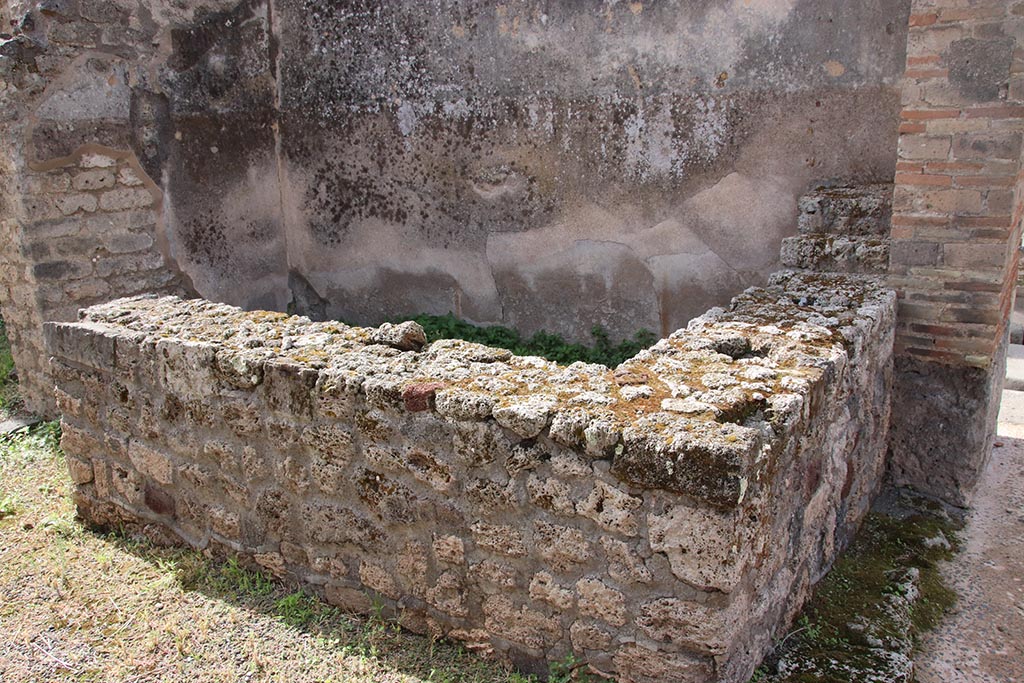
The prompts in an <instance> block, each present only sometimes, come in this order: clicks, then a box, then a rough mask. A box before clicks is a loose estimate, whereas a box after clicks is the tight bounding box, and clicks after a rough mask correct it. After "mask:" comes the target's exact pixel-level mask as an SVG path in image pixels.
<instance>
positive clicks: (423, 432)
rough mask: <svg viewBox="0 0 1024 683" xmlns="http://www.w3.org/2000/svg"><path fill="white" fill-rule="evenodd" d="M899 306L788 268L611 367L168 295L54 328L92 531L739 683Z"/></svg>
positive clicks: (873, 386)
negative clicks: (161, 543) (172, 542)
mask: <svg viewBox="0 0 1024 683" xmlns="http://www.w3.org/2000/svg"><path fill="white" fill-rule="evenodd" d="M894 304H895V299H894V295H893V294H892V293H891V292H888V291H886V290H884V289H880V288H879V287H878V286H877V285H876V284H874V283H872V282H871V281H869V280H866V279H863V278H856V277H851V276H836V275H811V274H794V273H780V274H778V275H777V276H775V278H774V279H773V284H772V285H770V286H768V287H767V288H764V289H751V290H748V291H746V292H744V293H743V294H742V295H740V296H739V297H737V298H736V299H734V300H733V302H732V305H731V307H730V309H729V310H728V311H726V310H723V309H714V310H712V311H709V312H708V313H707V314H705V315H704V316H701V317H700V318H698V319H696V320H694V321H693V322H692V323H691V324H690V326H689V327H688V328H687V329H684V330H679V331H678V332H676V333H674V334H672V335H671V336H669V337H668V338H667V339H664V340H662V341H660V342H658V343H657V344H656V345H654V346H653V347H651V348H650V349H648V350H645V351H643V352H641V353H640V354H638V355H637V356H636V357H635V358H633V359H631V360H629V361H627V362H626V363H624V364H623V365H622V366H620V367H619V368H617V369H615V370H609V369H607V368H604V367H601V366H590V365H585V364H582V363H576V364H573V365H570V366H567V367H566V366H558V365H556V364H554V363H550V362H548V361H544V360H542V359H540V358H528V357H517V356H512V355H511V354H508V353H507V352H502V351H500V350H495V349H488V348H486V347H482V346H479V345H476V344H471V343H467V342H461V341H453V340H446V341H438V342H434V343H433V344H430V345H427V346H425V347H423V348H422V349H421V350H420V351H411V350H410V351H400V350H398V349H395V348H392V347H390V346H387V345H382V344H378V343H375V340H376V339H379V338H380V334H381V333H380V331H379V330H373V329H365V328H355V327H347V326H345V325H343V324H340V323H314V322H310V321H309V320H308V319H306V318H300V317H287V316H285V315H284V314H279V313H267V312H252V313H245V312H243V311H240V310H239V309H236V308H233V307H231V306H228V305H224V304H213V303H209V302H205V301H201V300H193V301H183V300H181V299H178V298H175V297H165V298H155V297H148V298H147V297H143V298H134V299H123V300H118V301H115V302H112V303H109V304H106V305H99V306H94V307H91V308H89V309H87V310H86V311H85V312H84V313H83V316H82V319H81V320H80V321H79V322H76V323H49V324H47V327H46V335H47V340H48V348H49V351H50V353H51V354H52V355H53V371H54V375H55V377H56V379H57V384H58V388H57V399H58V402H59V404H60V407H61V410H62V411H63V413H64V421H63V430H64V441H63V446H64V449H65V450H66V452H67V453H68V456H69V463H70V464H69V468H70V469H71V471H72V473H73V476H74V480H75V481H76V482H77V483H78V488H77V492H76V500H77V503H78V507H79V510H80V512H81V514H82V515H83V517H85V518H86V519H88V520H90V521H92V522H95V523H99V524H115V523H127V524H140V525H147V524H149V525H152V524H155V525H158V526H162V527H165V528H166V529H169V530H170V531H171V532H173V533H174V534H176V535H177V536H178V537H180V538H181V539H182V540H183V541H185V542H187V543H190V544H192V545H194V546H197V547H211V548H212V549H214V550H216V551H219V552H225V551H228V552H236V553H239V554H241V555H243V556H245V557H248V558H251V560H252V561H253V562H256V563H258V564H260V565H261V566H263V567H265V568H266V569H267V570H268V571H271V572H273V573H274V574H276V575H279V576H285V577H292V578H295V579H298V580H301V581H305V582H308V583H309V584H311V585H313V586H319V587H322V589H323V591H324V594H325V595H326V597H327V598H328V599H329V600H332V601H334V602H337V603H339V604H342V605H345V606H347V607H351V608H354V609H359V610H368V609H370V608H371V605H372V604H373V602H371V599H370V598H372V600H373V601H375V602H377V603H378V604H383V605H385V608H386V611H387V613H390V614H395V615H402V623H404V624H406V625H407V626H409V627H410V628H420V629H427V628H429V629H431V630H432V631H433V632H435V633H440V634H446V635H448V636H449V637H452V638H456V639H463V640H465V641H467V643H468V644H469V646H470V647H473V649H474V650H477V651H480V652H484V653H489V654H491V655H493V656H496V657H501V658H505V659H508V660H511V661H512V662H514V663H515V664H516V665H517V666H519V667H521V668H524V669H527V670H543V669H545V668H546V663H545V660H550V659H556V658H562V657H564V656H565V655H566V654H567V653H568V652H570V651H573V652H575V653H576V654H577V656H579V657H581V658H584V659H586V660H587V661H588V663H589V664H590V666H592V667H593V668H594V669H595V670H597V671H600V672H603V673H607V674H610V675H615V676H616V677H617V679H618V680H621V681H623V682H624V683H629V682H638V681H655V680H673V681H694V682H696V681H708V680H716V681H736V682H738V681H745V680H747V678H748V677H749V675H750V674H751V671H752V669H753V667H754V666H755V665H756V664H757V662H758V661H759V659H760V657H761V655H762V654H763V653H764V652H765V651H766V649H768V648H769V647H770V646H771V644H772V638H773V636H774V635H776V634H777V632H778V630H779V629H780V628H783V627H784V626H785V624H786V623H787V622H788V620H789V619H790V618H791V617H792V615H793V613H794V611H795V610H796V609H798V608H799V606H800V604H801V603H802V602H803V600H804V599H805V597H806V596H807V592H808V590H809V587H810V585H811V583H813V582H814V581H815V580H817V579H818V578H819V577H820V576H821V574H822V573H823V572H824V571H825V570H826V569H827V567H828V566H829V564H830V563H831V560H832V559H833V558H834V556H835V553H836V552H837V551H838V550H839V549H840V548H841V547H842V545H843V544H844V543H845V540H846V538H847V537H848V535H849V534H850V533H851V532H852V530H853V529H854V527H855V526H856V525H857V523H858V522H859V520H860V518H861V516H862V515H863V513H864V512H865V510H866V508H867V505H868V503H869V500H870V498H871V497H872V494H873V492H874V490H875V488H876V485H877V484H878V482H879V480H880V476H881V473H882V472H883V456H884V453H885V445H886V443H887V424H888V417H889V401H890V393H889V388H890V380H891V345H892V331H893V324H894V315H895V306H894ZM640 382H642V383H643V384H639V383H640ZM425 386H426V387H430V389H429V390H424V389H423V387H425ZM638 386H645V387H647V389H648V391H646V392H636V391H635V389H636V387H638ZM410 389H412V390H413V391H412V392H411V393H410ZM627 389H633V390H634V391H627ZM425 393H432V394H433V400H432V401H426V403H425V404H424V402H423V401H422V400H421V399H422V398H423V395H424V394H425ZM410 395H412V396H413V398H414V400H413V401H412V407H411V408H410V407H409V400H410ZM676 400H688V401H690V404H689V407H688V409H687V410H686V411H685V412H679V411H676V410H674V409H673V410H666V409H664V408H663V406H665V405H666V404H667V405H669V406H670V407H672V408H674V406H675V404H674V403H673V401H676ZM665 596H672V597H671V598H670V599H667V598H666V597H665Z"/></svg>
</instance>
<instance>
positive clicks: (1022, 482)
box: [915, 391, 1024, 683]
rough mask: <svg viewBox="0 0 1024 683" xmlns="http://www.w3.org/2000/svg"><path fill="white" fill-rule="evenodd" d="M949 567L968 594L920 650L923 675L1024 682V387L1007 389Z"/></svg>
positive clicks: (979, 682)
mask: <svg viewBox="0 0 1024 683" xmlns="http://www.w3.org/2000/svg"><path fill="white" fill-rule="evenodd" d="M961 538H962V540H963V552H962V553H961V554H960V555H959V556H957V558H956V559H955V560H954V561H953V562H951V563H949V564H948V565H946V566H945V567H944V568H943V571H944V573H945V575H946V577H947V580H948V581H949V584H950V585H951V586H952V587H953V588H954V589H955V590H956V591H957V593H958V594H959V595H960V598H959V602H958V604H957V606H956V607H955V608H954V611H953V613H952V614H950V615H949V616H948V617H947V618H946V620H945V621H943V623H942V624H940V625H939V627H938V628H937V629H935V630H934V631H932V632H931V633H929V634H927V635H926V636H925V637H924V639H923V642H922V644H921V650H920V653H919V654H918V656H917V657H916V658H915V665H916V670H917V681H918V683H1024V392H1022V391H1005V392H1003V402H1002V409H1001V411H1000V415H999V436H998V438H997V441H996V447H995V448H994V449H993V453H992V461H991V462H990V463H989V466H988V468H987V470H986V471H985V475H984V477H983V479H982V481H981V484H980V485H979V487H978V493H977V496H976V499H975V505H974V509H973V510H972V511H971V513H970V515H969V516H968V519H967V526H966V528H965V529H964V531H963V533H962V536H961Z"/></svg>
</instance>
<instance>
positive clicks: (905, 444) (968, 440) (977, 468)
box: [889, 332, 1008, 507]
mask: <svg viewBox="0 0 1024 683" xmlns="http://www.w3.org/2000/svg"><path fill="white" fill-rule="evenodd" d="M1007 333H1008V332H1007ZM998 358H1002V359H1003V362H1002V363H1000V364H998V365H995V366H994V367H992V368H976V367H969V366H967V367H965V366H950V365H943V364H939V363H933V362H929V361H925V360H919V359H917V358H914V357H910V356H897V358H896V359H895V362H894V368H895V376H896V377H897V378H898V380H899V381H897V382H896V383H895V385H894V387H893V406H894V413H896V414H897V415H898V419H897V420H894V421H893V423H892V425H891V428H890V439H891V442H890V449H891V453H892V455H891V458H890V465H889V475H890V478H891V480H892V481H893V483H895V484H896V485H899V486H912V487H913V488H915V489H917V490H918V491H921V492H922V493H926V494H928V495H932V496H935V497H937V498H941V499H943V500H945V501H946V502H948V503H951V504H953V505H959V506H961V507H966V506H967V505H968V504H969V503H970V501H971V499H972V496H973V494H974V491H975V488H976V487H977V484H978V481H979V479H980V477H981V473H982V471H984V469H985V464H986V463H987V462H988V457H989V454H990V453H991V448H992V442H993V439H994V438H995V424H996V422H995V414H994V413H997V411H998V410H999V400H998V398H993V397H998V396H1000V395H1001V393H1002V387H1003V380H1004V377H1005V373H1006V365H1005V358H1006V353H1005V351H1001V352H1000V356H999V357H998ZM998 358H997V360H998ZM922 396H927V397H928V400H927V401H922V400H921V397H922ZM895 406H899V408H895Z"/></svg>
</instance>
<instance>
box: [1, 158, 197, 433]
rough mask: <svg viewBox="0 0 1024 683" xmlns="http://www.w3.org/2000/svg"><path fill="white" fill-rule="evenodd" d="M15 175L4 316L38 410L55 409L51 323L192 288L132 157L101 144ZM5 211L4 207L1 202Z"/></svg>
mask: <svg viewBox="0 0 1024 683" xmlns="http://www.w3.org/2000/svg"><path fill="white" fill-rule="evenodd" d="M0 176H6V179H7V180H9V181H10V182H11V185H10V187H8V188H7V192H8V193H9V194H8V196H9V197H11V198H12V199H13V200H14V201H12V202H11V204H9V205H8V207H7V208H8V211H5V212H4V213H5V214H6V216H5V218H4V220H3V223H4V225H3V228H4V229H3V231H2V233H3V234H2V237H0V287H2V292H3V316H4V321H5V323H6V326H7V331H8V334H9V335H10V340H11V350H12V352H13V355H14V360H15V364H16V366H17V369H18V384H19V393H20V395H21V396H22V398H23V399H24V401H25V404H26V407H27V408H28V410H30V411H32V412H36V413H38V414H44V415H54V414H55V413H54V403H53V380H52V378H51V377H50V374H49V364H48V362H47V353H46V349H45V348H44V345H43V323H44V322H45V321H47V320H74V319H75V318H76V317H77V314H78V310H79V309H80V308H83V307H86V306H90V305H92V304H95V303H99V302H104V301H108V300H110V299H111V298H115V297H119V296H127V295H132V294H142V293H164V294H183V293H185V292H187V291H188V288H187V287H186V286H185V282H186V280H185V279H183V278H182V276H181V274H180V273H179V272H178V271H177V270H176V269H175V267H174V263H173V260H172V259H170V258H169V256H168V253H167V246H166V244H162V243H161V242H162V240H163V236H162V234H161V232H160V231H159V230H158V227H157V226H158V222H159V210H160V202H161V199H162V197H161V193H160V191H159V190H158V189H157V188H156V185H155V184H154V183H153V182H152V181H151V180H150V179H149V178H148V177H147V176H146V174H145V173H144V172H143V171H142V169H141V168H140V167H139V165H138V163H136V162H135V160H134V157H133V156H132V155H130V154H125V153H121V152H117V151H115V150H110V149H107V148H103V147H100V146H98V145H89V146H85V147H82V148H81V149H80V150H79V151H78V152H77V153H76V154H74V155H72V156H69V157H66V158H62V159H55V160H53V161H51V162H50V163H49V164H47V165H46V166H45V167H42V168H38V169H36V170H34V171H33V172H31V173H26V174H17V173H14V172H11V171H9V170H8V172H7V173H0ZM0 210H2V209H0Z"/></svg>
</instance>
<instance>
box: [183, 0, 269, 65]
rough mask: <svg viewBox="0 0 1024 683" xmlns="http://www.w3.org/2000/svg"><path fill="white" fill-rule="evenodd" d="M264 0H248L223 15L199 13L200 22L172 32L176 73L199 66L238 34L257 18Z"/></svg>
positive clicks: (222, 13)
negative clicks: (239, 27) (207, 56)
mask: <svg viewBox="0 0 1024 683" xmlns="http://www.w3.org/2000/svg"><path fill="white" fill-rule="evenodd" d="M263 4H264V0H244V1H243V2H241V3H240V4H239V5H237V6H236V7H234V8H233V9H230V10H225V11H222V12H208V11H206V12H204V11H203V10H202V9H200V10H199V11H198V15H199V19H198V20H197V21H196V22H195V24H193V25H192V26H189V27H187V28H176V29H171V50H172V54H171V56H170V57H169V58H168V60H167V65H168V66H169V67H170V68H172V69H174V70H175V71H185V70H186V69H191V68H192V67H194V66H196V65H197V64H198V63H199V61H200V59H202V58H203V57H204V56H206V55H207V54H208V53H209V52H210V50H212V49H213V48H214V47H219V46H220V45H221V44H222V41H223V39H224V37H225V36H230V35H232V34H233V33H235V32H236V31H237V28H238V26H240V25H241V24H242V23H244V22H245V21H246V20H248V19H251V18H252V17H253V16H254V15H255V10H256V8H257V7H259V6H262V5H263Z"/></svg>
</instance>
